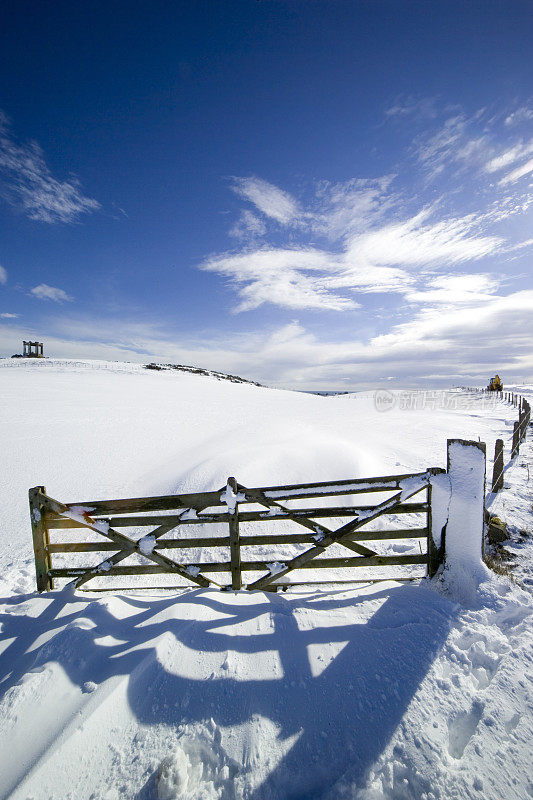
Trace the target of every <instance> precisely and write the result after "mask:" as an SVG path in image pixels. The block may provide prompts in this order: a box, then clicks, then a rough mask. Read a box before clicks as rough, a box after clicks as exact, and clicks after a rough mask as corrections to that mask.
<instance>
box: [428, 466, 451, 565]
mask: <svg viewBox="0 0 533 800" xmlns="http://www.w3.org/2000/svg"><path fill="white" fill-rule="evenodd" d="M428 472H429V475H430V479H429V483H428V578H433V577H434V575H436V573H437V570H438V568H439V567H440V565H441V564H442V561H443V555H444V536H443V530H444V528H445V527H446V521H447V517H446V508H447V500H446V498H447V493H448V486H445V488H444V495H445V497H444V502H442V501H443V492H442V489H443V487H442V481H443V478H442V477H437V476H444V481H447V476H446V470H445V469H442V468H441V467H430V469H429V470H428Z"/></svg>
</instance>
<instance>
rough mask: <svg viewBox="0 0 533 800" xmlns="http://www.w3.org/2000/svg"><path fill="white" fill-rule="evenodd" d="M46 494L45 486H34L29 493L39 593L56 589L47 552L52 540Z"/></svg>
mask: <svg viewBox="0 0 533 800" xmlns="http://www.w3.org/2000/svg"><path fill="white" fill-rule="evenodd" d="M45 494H46V489H45V488H44V486H34V487H33V489H30V490H29V492H28V495H29V501H30V519H31V532H32V536H33V552H34V554H35V573H36V576H37V591H38V592H46V591H48V590H49V589H53V588H54V582H53V580H52V578H51V577H50V575H49V570H50V569H51V568H52V563H51V557H50V553H49V552H48V550H47V547H48V544H49V541H50V540H49V536H48V528H47V526H46V521H45V517H44V514H45V507H44V504H43V495H45Z"/></svg>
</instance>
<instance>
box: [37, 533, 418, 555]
mask: <svg viewBox="0 0 533 800" xmlns="http://www.w3.org/2000/svg"><path fill="white" fill-rule="evenodd" d="M426 536H427V528H402V529H398V530H390V531H359V532H356V533H355V534H353V537H352V538H353V539H354V540H356V541H360V542H366V541H368V542H374V541H382V540H387V539H425V538H426ZM314 541H315V539H314V538H313V536H312V535H311V534H307V533H280V534H270V535H266V534H265V535H261V534H258V535H257V536H241V537H240V543H241V548H242V547H254V546H256V545H265V544H310V543H312V542H314ZM229 543H230V540H229V536H217V537H208V536H205V537H196V538H194V539H162V540H158V541H157V543H156V546H155V549H156V550H167V549H168V550H175V549H179V550H185V549H187V548H192V547H229ZM116 549H117V548H116V545H114V544H113V543H112V542H102V543H100V542H61V543H60V544H57V543H53V544H49V545H48V547H47V550H48V552H49V553H98V552H102V553H103V552H106V551H115V550H116Z"/></svg>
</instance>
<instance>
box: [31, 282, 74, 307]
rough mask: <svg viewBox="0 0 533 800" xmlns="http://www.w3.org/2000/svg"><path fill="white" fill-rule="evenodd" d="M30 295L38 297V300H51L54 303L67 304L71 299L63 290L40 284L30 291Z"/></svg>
mask: <svg viewBox="0 0 533 800" xmlns="http://www.w3.org/2000/svg"><path fill="white" fill-rule="evenodd" d="M30 294H32V295H33V296H34V297H38V298H39V300H53V301H54V302H56V303H64V302H69V301H71V300H72V299H73V298H72V297H70V296H69V295H68V294H67V293H66V292H65V291H64V290H63V289H58V288H56V287H55V286H48V284H46V283H40V284H39V286H34V287H33V289H31V290H30Z"/></svg>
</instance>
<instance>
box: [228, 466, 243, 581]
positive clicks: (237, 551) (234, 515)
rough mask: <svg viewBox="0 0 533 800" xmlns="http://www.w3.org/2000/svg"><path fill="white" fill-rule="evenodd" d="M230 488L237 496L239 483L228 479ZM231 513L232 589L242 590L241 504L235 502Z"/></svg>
mask: <svg viewBox="0 0 533 800" xmlns="http://www.w3.org/2000/svg"><path fill="white" fill-rule="evenodd" d="M228 487H229V488H230V489H231V490H232V492H233V493H234V494H235V495H237V494H238V489H237V481H236V480H235V478H228ZM228 512H229V547H230V554H231V588H232V589H242V577H241V544H240V538H239V503H238V501H236V502H235V507H234V508H233V509H231V508H228Z"/></svg>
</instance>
